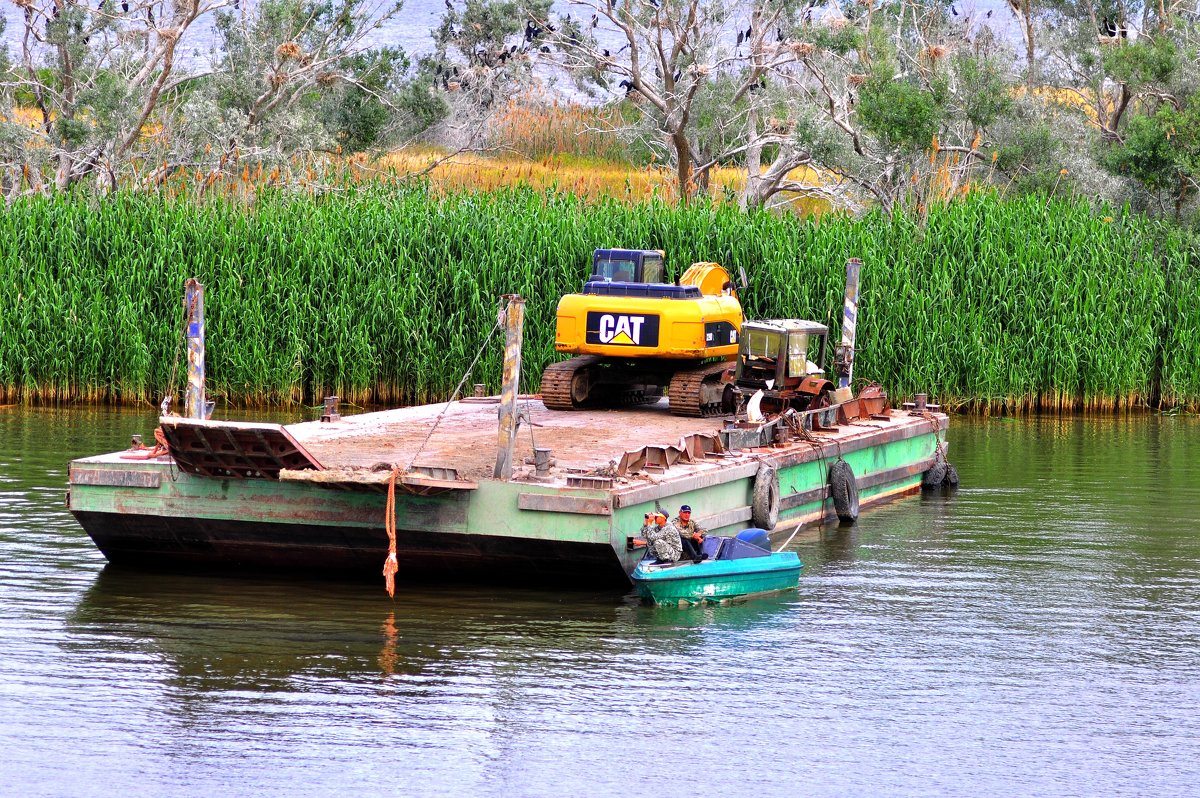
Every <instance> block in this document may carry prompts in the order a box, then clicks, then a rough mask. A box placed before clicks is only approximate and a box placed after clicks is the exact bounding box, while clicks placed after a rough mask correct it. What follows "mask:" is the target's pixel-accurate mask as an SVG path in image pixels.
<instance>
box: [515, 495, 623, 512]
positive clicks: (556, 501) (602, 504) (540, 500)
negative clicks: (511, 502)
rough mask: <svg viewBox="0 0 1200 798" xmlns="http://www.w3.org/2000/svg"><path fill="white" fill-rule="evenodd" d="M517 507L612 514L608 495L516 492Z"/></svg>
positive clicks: (545, 510) (546, 510)
mask: <svg viewBox="0 0 1200 798" xmlns="http://www.w3.org/2000/svg"><path fill="white" fill-rule="evenodd" d="M517 507H519V508H520V509H522V510H539V511H541V512H544V513H577V514H579V515H612V505H611V504H610V503H609V500H608V497H603V498H597V497H593V496H560V495H556V494H553V493H518V494H517Z"/></svg>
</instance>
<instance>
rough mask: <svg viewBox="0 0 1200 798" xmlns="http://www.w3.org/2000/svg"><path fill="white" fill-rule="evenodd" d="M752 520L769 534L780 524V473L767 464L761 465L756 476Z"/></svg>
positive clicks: (751, 510) (751, 503)
mask: <svg viewBox="0 0 1200 798" xmlns="http://www.w3.org/2000/svg"><path fill="white" fill-rule="evenodd" d="M750 520H751V521H753V522H754V525H755V526H756V527H758V528H759V529H765V530H767V531H768V532H770V531H771V530H772V529H774V528H775V525H776V524H778V523H779V472H778V471H776V470H775V469H774V468H772V467H771V466H769V465H767V464H766V463H761V464H759V466H758V473H757V474H755V475H754V491H753V493H752V495H751V502H750Z"/></svg>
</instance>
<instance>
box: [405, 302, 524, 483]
mask: <svg viewBox="0 0 1200 798" xmlns="http://www.w3.org/2000/svg"><path fill="white" fill-rule="evenodd" d="M503 316H504V311H500V314H499V315H498V316H497V317H496V326H494V327H492V329H491V331H490V332H489V333H488V336H487V338H486V339H484V342H483V345H482V346H480V347H479V351H478V352H476V353H475V359H474V360H472V361H471V365H469V366H467V371H466V373H464V374H463V376H462V379H461V380H460V381H459V383H458V387H457V388H455V389H454V393H453V394H451V395H450V399H449V400H448V401H447V402H446V406H445V407H443V408H442V411H441V412H440V413H438V414H437V418H435V419H434V420H433V426H431V427H430V428H429V433H428V434H426V436H425V440H423V441H421V445H420V446H419V447H418V448H417V452H416V454H414V455H413V456H412V459H411V460H409V461H408V467H407V468H405V469H404V470H405V471H411V470H412V467H413V463H415V462H417V458H418V457H420V456H421V453H422V452H424V451H425V447H426V446H427V445H428V444H429V439H430V438H432V437H433V433H434V431H436V430H437V428H438V424H440V423H442V417H443V416H445V415H446V411H447V410H449V409H450V405H452V404H454V400H455V399H457V398H458V393H459V391H461V390H462V388H463V386H464V385H466V384H467V380H468V379H470V377H471V372H472V371H474V370H475V366H476V365H477V364H478V363H479V358H481V357H483V353H484V352H485V351H486V350H487V346H488V344H490V343H491V342H492V337H493V336H494V335H495V334H496V330H499V329H500V327H501V323H500V320H501V319H502V318H503Z"/></svg>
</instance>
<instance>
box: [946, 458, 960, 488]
mask: <svg viewBox="0 0 1200 798" xmlns="http://www.w3.org/2000/svg"><path fill="white" fill-rule="evenodd" d="M942 484H943V485H945V486H946V487H947V488H957V487H958V469H957V468H955V467H954V466H952V465H950V464H949V463H946V476H944V477H943V478H942Z"/></svg>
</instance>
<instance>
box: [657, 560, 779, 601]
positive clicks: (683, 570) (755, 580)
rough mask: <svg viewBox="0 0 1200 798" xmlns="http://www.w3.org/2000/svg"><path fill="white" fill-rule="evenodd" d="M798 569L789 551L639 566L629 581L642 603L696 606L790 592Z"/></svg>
mask: <svg viewBox="0 0 1200 798" xmlns="http://www.w3.org/2000/svg"><path fill="white" fill-rule="evenodd" d="M800 568H801V563H800V558H799V557H797V556H796V555H795V554H794V553H792V552H780V553H777V554H772V555H770V556H767V557H751V558H748V559H744V560H708V561H706V562H702V563H695V564H692V563H687V564H684V565H674V566H671V567H669V568H661V569H660V568H655V567H654V566H647V565H646V564H644V563H639V564H638V566H637V568H635V569H634V571H633V582H634V584H635V585H636V586H637V590H638V594H639V595H640V596H641V597H642V598H643V599H645V600H646V601H650V602H653V603H655V604H667V605H671V604H698V603H701V602H705V601H713V602H718V601H727V600H730V599H736V598H744V597H746V596H754V595H761V594H763V593H775V592H778V591H780V590H790V589H791V588H794V587H795V586H796V584H797V582H798V581H799V579H800Z"/></svg>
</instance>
